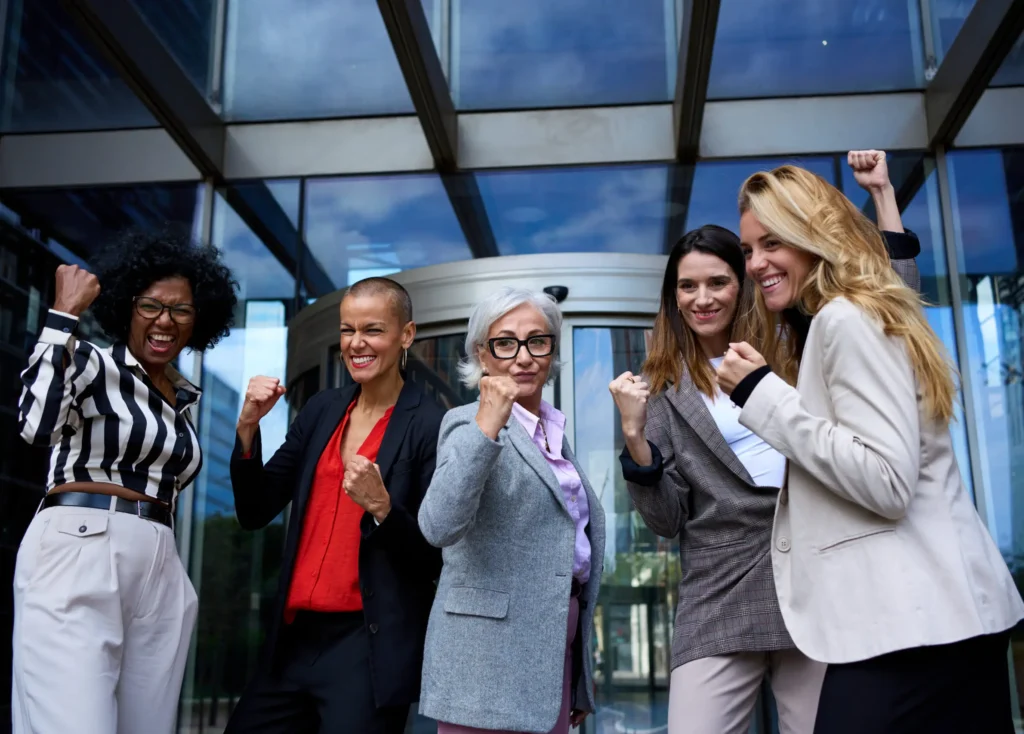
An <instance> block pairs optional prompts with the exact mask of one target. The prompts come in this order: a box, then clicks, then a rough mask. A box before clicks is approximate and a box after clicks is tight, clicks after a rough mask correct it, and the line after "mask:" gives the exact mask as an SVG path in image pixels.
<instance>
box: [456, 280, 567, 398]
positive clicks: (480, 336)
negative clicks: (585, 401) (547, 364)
mask: <svg viewBox="0 0 1024 734" xmlns="http://www.w3.org/2000/svg"><path fill="white" fill-rule="evenodd" d="M524 303H528V304H530V305H531V306H533V307H534V308H535V309H537V310H538V311H540V314H541V316H543V317H544V320H545V321H546V322H547V325H548V330H549V332H550V333H552V334H554V335H555V355H554V359H553V360H552V361H551V371H550V372H548V382H551V381H552V380H554V379H555V376H556V375H557V374H558V370H559V369H561V367H562V362H561V360H559V359H558V344H559V341H560V339H561V336H562V312H561V310H560V309H559V308H558V303H557V302H556V301H555V299H554V298H552V297H551V296H549V295H548V294H547V293H542V292H540V291H530V290H526V289H525V288H512V287H510V286H504V287H503V288H499V289H498V290H497V291H495V292H494V293H492V294H491V295H489V296H487V298H485V299H484V300H482V301H480V303H478V304H476V308H474V309H473V315H472V316H470V317H469V333H468V334H466V356H465V358H463V359H462V361H461V362H459V378H460V379H461V380H462V384H463V385H465V386H466V387H468V388H469V389H470V390H475V389H476V388H477V387H479V386H480V378H481V377H483V375H484V369H483V366H482V365H481V364H480V355H479V354H478V353H477V352H478V350H479V349H480V347H482V346H484V345H486V344H487V335H488V334H489V333H490V332H491V327H492V326H493V325H494V322H495V321H497V320H498V319H500V318H501V317H502V316H504V315H505V314H507V313H508V312H509V311H512V310H513V309H516V308H519V307H520V306H522V305H523V304H524Z"/></svg>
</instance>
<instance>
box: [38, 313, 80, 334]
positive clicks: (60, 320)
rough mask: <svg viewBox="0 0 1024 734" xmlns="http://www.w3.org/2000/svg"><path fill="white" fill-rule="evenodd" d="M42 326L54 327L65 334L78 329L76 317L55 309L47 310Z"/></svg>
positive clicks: (72, 332)
mask: <svg viewBox="0 0 1024 734" xmlns="http://www.w3.org/2000/svg"><path fill="white" fill-rule="evenodd" d="M44 326H45V327H46V328H47V329H56V330H57V331H60V332H63V333H65V334H74V333H75V331H76V330H77V329H78V319H76V318H75V317H73V316H65V315H64V314H62V313H57V312H56V311H47V312H46V321H45V322H44Z"/></svg>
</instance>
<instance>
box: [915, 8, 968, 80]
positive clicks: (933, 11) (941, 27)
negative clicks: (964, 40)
mask: <svg viewBox="0 0 1024 734" xmlns="http://www.w3.org/2000/svg"><path fill="white" fill-rule="evenodd" d="M975 2H976V0H921V4H922V5H923V6H926V7H927V8H928V12H929V14H930V15H931V19H932V45H933V46H934V54H935V66H936V67H938V65H939V64H941V63H942V60H943V59H944V58H946V54H947V53H949V48H950V46H952V45H953V40H954V39H955V38H956V36H957V34H958V33H959V32H960V29H961V28H963V25H964V21H965V20H967V16H968V14H969V13H970V12H971V10H973V9H974V4H975Z"/></svg>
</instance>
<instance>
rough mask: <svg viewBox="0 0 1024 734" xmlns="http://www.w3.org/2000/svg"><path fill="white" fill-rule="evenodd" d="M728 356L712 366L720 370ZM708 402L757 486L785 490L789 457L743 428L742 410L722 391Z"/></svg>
mask: <svg viewBox="0 0 1024 734" xmlns="http://www.w3.org/2000/svg"><path fill="white" fill-rule="evenodd" d="M723 359H725V358H724V357H715V358H714V359H712V360H711V365H712V366H713V367H715V368H717V367H718V366H719V365H720V364H722V360H723ZM700 396H701V397H702V398H704V403H705V404H706V405H707V406H708V410H709V411H711V417H712V418H714V419H715V425H717V426H718V430H719V431H721V433H722V437H723V438H724V439H725V442H726V443H727V444H729V448H730V449H732V452H733V453H734V454H736V458H737V459H739V460H740V462H741V463H742V464H743V467H744V468H745V469H746V470H747V473H748V474H749V475H750V477H751V479H753V480H754V484H756V485H757V486H759V487H781V486H782V482H783V481H784V480H785V478H786V457H785V456H783V455H782V454H780V453H779V452H778V451H776V450H775V449H773V448H772V447H771V446H769V445H768V444H767V443H765V442H764V441H763V440H761V438H760V437H759V436H757V435H756V434H755V433H754V432H753V431H751V430H750V429H749V428H747V427H745V426H742V425H740V408H739V406H737V405H736V404H735V403H733V402H732V400H730V399H729V396H728V395H726V394H725V393H724V392H722V391H721V390H720V389H719V388H715V398H714V400H712V399H711V398H709V397H708V396H707V395H705V394H704V393H701V394H700Z"/></svg>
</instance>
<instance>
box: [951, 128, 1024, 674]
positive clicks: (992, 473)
mask: <svg viewBox="0 0 1024 734" xmlns="http://www.w3.org/2000/svg"><path fill="white" fill-rule="evenodd" d="M948 161H949V177H950V187H951V190H950V196H951V199H952V205H953V216H954V225H955V227H954V230H955V232H956V250H957V258H958V260H959V266H960V272H961V286H960V288H961V292H962V294H963V319H964V330H965V334H964V338H965V339H966V341H967V352H968V355H969V357H970V362H969V364H968V365H967V368H966V369H968V370H969V374H970V378H971V387H972V390H973V393H974V395H973V398H974V404H973V405H971V406H970V412H971V414H972V418H973V421H974V426H975V430H976V431H977V434H978V447H979V454H980V455H979V456H978V460H979V462H980V475H981V477H982V479H983V482H984V485H983V487H982V488H981V489H982V491H983V492H984V502H983V503H982V502H979V504H980V505H982V506H983V507H984V509H985V514H986V517H985V520H986V521H987V523H988V527H989V530H990V531H991V532H992V535H993V537H994V538H995V540H996V543H997V544H998V546H999V548H1000V550H1001V551H1002V552H1003V557H1004V558H1005V559H1006V562H1007V563H1008V564H1009V566H1010V570H1011V572H1012V573H1013V575H1014V578H1015V579H1016V581H1017V586H1018V588H1022V586H1024V584H1022V582H1024V577H1022V573H1024V567H1022V564H1021V560H1022V559H1024V533H1022V531H1021V523H1020V520H1019V518H1020V515H1021V512H1022V511H1024V494H1022V492H1024V391H1022V385H1024V358H1022V354H1021V318H1022V315H1024V289H1022V288H1021V283H1022V275H1024V272H1022V268H1021V260H1020V256H1021V253H1022V252H1024V149H1019V148H1018V149H1004V150H973V151H958V152H953V153H950V154H949V158H948ZM1019 638H1020V636H1019V635H1017V636H1016V639H1015V640H1014V642H1013V646H1012V647H1013V653H1014V658H1015V660H1016V662H1017V665H1016V668H1017V677H1018V680H1019V679H1020V676H1021V673H1022V672H1024V641H1022V640H1020V639H1019Z"/></svg>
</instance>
